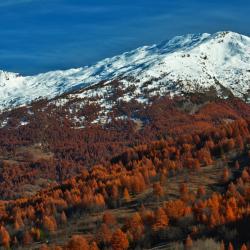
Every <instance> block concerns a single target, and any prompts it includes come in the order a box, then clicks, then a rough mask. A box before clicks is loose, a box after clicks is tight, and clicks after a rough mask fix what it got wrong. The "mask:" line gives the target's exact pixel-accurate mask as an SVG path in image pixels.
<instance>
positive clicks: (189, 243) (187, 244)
mask: <svg viewBox="0 0 250 250" xmlns="http://www.w3.org/2000/svg"><path fill="white" fill-rule="evenodd" d="M192 246H193V240H192V239H191V237H190V235H188V236H187V238H186V241H185V249H191V248H192Z"/></svg>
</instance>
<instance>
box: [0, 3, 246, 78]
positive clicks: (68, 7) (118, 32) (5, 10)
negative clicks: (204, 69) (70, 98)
mask: <svg viewBox="0 0 250 250" xmlns="http://www.w3.org/2000/svg"><path fill="white" fill-rule="evenodd" d="M249 27H250V1H249V0H226V1H224V0H204V1H203V0H120V1H118V0H0V69H3V70H8V71H14V72H19V73H22V74H36V73H39V72H45V71H49V70H55V69H67V68H72V67H79V66H84V65H89V64H93V63H95V62H96V61H98V60H100V59H103V58H105V57H110V56H113V55H116V54H119V53H122V52H124V51H127V50H131V49H134V48H136V47H139V46H142V45H147V44H153V43H160V42H161V41H162V40H167V39H170V38H172V37H173V36H175V35H180V34H187V33H202V32H209V33H213V32H216V31H221V30H232V31H235V32H239V33H243V34H246V35H250V29H249Z"/></svg>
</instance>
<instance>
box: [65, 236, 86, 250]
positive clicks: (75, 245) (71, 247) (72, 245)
mask: <svg viewBox="0 0 250 250" xmlns="http://www.w3.org/2000/svg"><path fill="white" fill-rule="evenodd" d="M65 250H89V244H88V242H87V240H86V239H85V238H84V237H83V236H81V235H73V236H72V238H71V240H70V241H69V243H68V245H67V247H66V249H65Z"/></svg>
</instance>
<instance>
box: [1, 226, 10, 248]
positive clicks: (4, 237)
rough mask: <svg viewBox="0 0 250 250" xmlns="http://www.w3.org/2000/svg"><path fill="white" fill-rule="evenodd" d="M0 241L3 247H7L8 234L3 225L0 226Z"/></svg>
mask: <svg viewBox="0 0 250 250" xmlns="http://www.w3.org/2000/svg"><path fill="white" fill-rule="evenodd" d="M0 242H1V245H2V246H4V247H5V248H8V247H9V245H10V235H9V233H8V231H7V230H6V228H5V227H4V226H1V228H0Z"/></svg>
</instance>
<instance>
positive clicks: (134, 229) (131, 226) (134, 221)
mask: <svg viewBox="0 0 250 250" xmlns="http://www.w3.org/2000/svg"><path fill="white" fill-rule="evenodd" d="M126 225H127V230H128V231H129V232H130V233H131V234H132V237H133V240H136V241H137V240H139V239H141V237H142V235H143V234H144V225H143V222H142V218H141V216H140V214H139V213H137V212H136V213H134V214H133V215H132V217H131V218H129V219H128V221H127V223H126Z"/></svg>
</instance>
